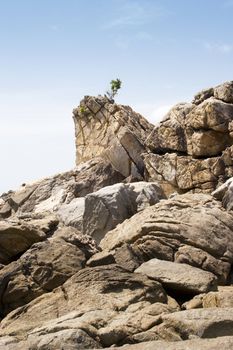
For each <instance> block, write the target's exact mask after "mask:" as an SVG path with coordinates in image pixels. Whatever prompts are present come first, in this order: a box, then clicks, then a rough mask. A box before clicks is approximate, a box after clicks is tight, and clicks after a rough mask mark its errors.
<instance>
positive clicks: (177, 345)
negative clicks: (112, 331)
mask: <svg viewBox="0 0 233 350" xmlns="http://www.w3.org/2000/svg"><path fill="white" fill-rule="evenodd" d="M232 347H233V337H217V338H214V339H192V340H185V341H183V340H182V341H176V342H173V343H172V342H166V341H150V342H143V343H140V344H133V345H124V347H119V348H118V347H114V349H116V350H142V349H143V350H155V349H156V350H197V349H198V350H219V348H221V349H222V350H230V349H231V348H232ZM111 349H112V348H106V350H111Z"/></svg>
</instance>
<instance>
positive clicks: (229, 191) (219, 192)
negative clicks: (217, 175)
mask: <svg viewBox="0 0 233 350" xmlns="http://www.w3.org/2000/svg"><path fill="white" fill-rule="evenodd" d="M212 195H213V197H214V198H216V199H218V200H220V201H222V205H223V207H224V208H226V209H227V210H232V209H233V178H232V177H231V178H230V179H228V180H227V181H226V182H225V183H224V184H222V185H221V186H219V187H218V188H217V189H216V190H215V191H214V192H213V193H212Z"/></svg>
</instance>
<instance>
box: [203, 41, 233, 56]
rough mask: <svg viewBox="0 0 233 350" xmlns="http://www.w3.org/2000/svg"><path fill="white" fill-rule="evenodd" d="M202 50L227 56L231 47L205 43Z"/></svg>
mask: <svg viewBox="0 0 233 350" xmlns="http://www.w3.org/2000/svg"><path fill="white" fill-rule="evenodd" d="M204 48H205V49H206V50H208V51H211V52H218V53H222V54H228V53H230V52H231V51H232V50H233V45H232V44H228V43H210V42H205V43H204Z"/></svg>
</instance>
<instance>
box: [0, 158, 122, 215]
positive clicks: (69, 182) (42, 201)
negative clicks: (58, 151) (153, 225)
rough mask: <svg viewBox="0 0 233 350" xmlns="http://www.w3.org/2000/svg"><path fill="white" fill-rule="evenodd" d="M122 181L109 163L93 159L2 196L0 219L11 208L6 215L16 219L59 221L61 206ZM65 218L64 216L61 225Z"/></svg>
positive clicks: (120, 176)
mask: <svg viewBox="0 0 233 350" xmlns="http://www.w3.org/2000/svg"><path fill="white" fill-rule="evenodd" d="M123 179H124V177H123V176H122V175H121V174H120V173H119V172H117V171H116V170H114V169H113V167H112V166H111V165H110V164H109V163H108V162H106V161H104V160H102V159H101V158H95V159H92V160H90V161H89V162H87V163H85V164H81V165H80V166H78V167H77V168H75V169H74V170H71V171H68V172H66V173H62V174H57V175H55V176H52V177H49V178H46V179H42V180H39V181H37V182H35V183H32V184H28V185H26V186H23V187H22V188H21V189H20V190H19V191H16V192H13V193H12V192H9V193H6V194H3V195H2V196H1V199H2V204H1V203H0V216H1V213H2V212H5V207H7V208H9V206H10V212H9V213H8V215H10V214H13V213H16V215H17V216H19V217H25V216H26V215H27V214H29V215H31V214H32V213H34V214H40V213H44V212H53V213H57V214H58V216H59V215H60V216H61V219H62V218H63V213H62V209H61V211H59V209H60V207H62V206H63V205H65V204H69V203H71V202H72V200H74V199H75V198H79V197H84V196H86V195H87V194H88V193H91V192H94V191H97V190H99V189H100V188H102V187H105V186H109V185H113V184H115V183H117V182H121V181H122V180H123ZM63 209H64V208H63ZM66 217H67V216H66V215H65V214H64V221H65V219H66Z"/></svg>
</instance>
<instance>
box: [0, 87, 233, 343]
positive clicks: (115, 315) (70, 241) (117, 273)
mask: <svg viewBox="0 0 233 350" xmlns="http://www.w3.org/2000/svg"><path fill="white" fill-rule="evenodd" d="M74 122H75V132H76V151H77V154H76V160H77V166H76V168H74V169H73V170H71V171H68V172H65V173H63V174H57V175H55V176H51V177H49V178H45V179H42V180H39V181H36V182H34V183H30V184H24V185H23V186H22V187H21V188H20V189H19V190H17V191H14V192H13V191H9V192H8V193H4V194H3V195H2V196H1V197H0V317H1V326H0V348H4V349H6V350H17V349H20V350H21V349H24V350H32V349H33V350H58V349H66V350H71V349H72V350H73V349H100V348H108V347H111V348H112V347H114V348H122V349H129V350H130V349H132V350H133V349H135V350H136V349H148V350H149V349H155V348H156V349H171V350H172V349H177V350H178V349H181V350H182V349H183V350H188V349H195V350H196V349H211V350H212V349H219V347H220V346H221V347H222V349H227V350H228V349H231V348H232V347H233V345H232V344H233V340H232V339H233V316H232V315H233V309H232V307H233V289H232V288H233V287H232V286H233V268H232V266H233V215H232V203H233V199H232V198H233V194H232V178H233V82H227V83H224V84H222V85H219V86H217V87H215V88H210V89H206V90H203V91H201V92H200V93H198V94H197V95H196V96H195V97H194V100H193V101H192V102H191V103H180V104H178V105H176V106H174V107H173V108H172V109H171V110H170V111H169V113H168V114H167V115H166V116H165V118H164V119H163V121H162V122H161V123H160V124H159V125H157V126H152V125H151V124H150V123H149V122H147V121H146V120H145V119H144V118H143V117H142V116H141V115H139V114H138V113H136V112H134V111H133V110H132V109H131V108H130V107H128V106H122V105H117V104H115V103H114V101H110V100H109V99H108V98H107V97H101V96H98V97H91V96H86V97H85V98H84V99H83V100H82V101H81V103H80V106H79V107H78V108H76V109H75V110H74ZM231 177H232V178H231ZM174 192H176V193H174ZM211 192H212V194H211ZM170 194H171V195H170ZM137 343H139V344H137ZM130 344H131V345H130ZM122 346H124V347H122Z"/></svg>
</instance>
